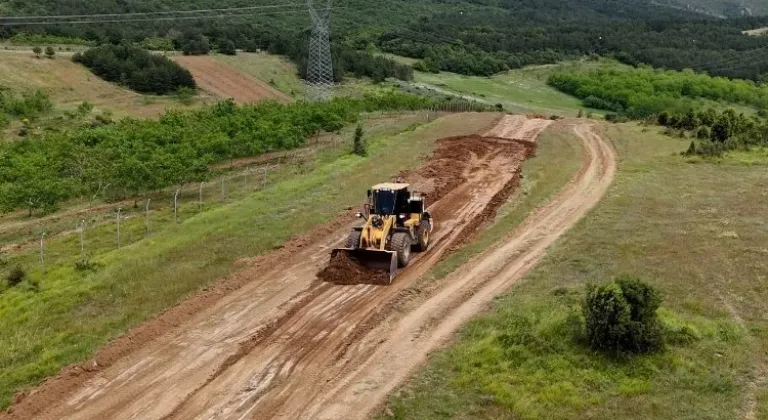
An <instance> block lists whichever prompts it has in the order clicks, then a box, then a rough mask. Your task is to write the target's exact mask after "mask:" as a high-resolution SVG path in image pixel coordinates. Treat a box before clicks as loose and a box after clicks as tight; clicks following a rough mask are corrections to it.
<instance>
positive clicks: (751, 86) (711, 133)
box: [549, 66, 768, 156]
mask: <svg viewBox="0 0 768 420" xmlns="http://www.w3.org/2000/svg"><path fill="white" fill-rule="evenodd" d="M549 84H550V85H552V86H554V87H555V88H557V89H559V90H561V91H563V92H565V93H568V94H571V95H573V96H576V97H578V98H581V99H582V101H583V103H584V105H586V106H589V107H592V108H599V109H604V110H607V111H612V112H615V113H616V114H609V115H608V116H607V118H608V119H610V120H617V119H619V117H617V116H621V117H625V118H626V117H628V118H635V119H650V118H653V119H655V121H656V122H657V123H658V124H659V125H661V126H664V127H667V129H668V134H673V135H678V136H683V137H693V138H694V139H695V140H694V141H692V143H691V146H690V148H689V149H688V151H687V154H696V155H705V156H719V155H721V154H722V153H723V152H725V151H727V150H733V149H737V148H750V147H753V146H763V147H765V146H768V119H766V117H768V111H766V109H768V87H766V86H763V85H762V84H759V83H755V82H752V81H748V80H729V79H725V78H721V77H711V76H707V75H702V74H697V73H694V72H692V71H682V72H677V71H663V70H653V69H649V68H626V67H616V66H613V67H609V68H598V69H593V70H576V69H569V70H565V71H559V72H556V73H554V74H553V75H552V76H550V78H549ZM704 100H708V101H709V102H708V103H709V104H710V105H711V104H712V101H716V102H720V103H728V104H743V105H747V106H752V107H755V108H758V110H759V111H758V112H757V114H756V115H751V116H748V115H745V114H743V113H737V112H736V111H734V110H733V109H725V110H716V109H715V108H713V107H712V106H707V107H704V106H701V104H703V103H707V101H704Z"/></svg>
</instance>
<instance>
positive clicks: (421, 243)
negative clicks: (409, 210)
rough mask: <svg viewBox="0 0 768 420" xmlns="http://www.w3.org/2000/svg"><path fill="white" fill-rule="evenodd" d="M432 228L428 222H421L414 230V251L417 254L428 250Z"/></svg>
mask: <svg viewBox="0 0 768 420" xmlns="http://www.w3.org/2000/svg"><path fill="white" fill-rule="evenodd" d="M431 230H432V226H431V225H430V224H429V221H427V220H422V221H421V223H420V224H419V227H418V228H416V243H415V244H414V249H415V250H416V251H418V252H424V251H426V250H427V248H429V237H430V231H431Z"/></svg>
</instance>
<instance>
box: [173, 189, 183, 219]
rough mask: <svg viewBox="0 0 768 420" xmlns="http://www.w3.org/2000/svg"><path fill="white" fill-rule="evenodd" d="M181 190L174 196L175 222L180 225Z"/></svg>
mask: <svg viewBox="0 0 768 420" xmlns="http://www.w3.org/2000/svg"><path fill="white" fill-rule="evenodd" d="M180 191H181V188H179V189H177V190H176V194H174V195H173V221H174V222H175V223H179V192H180Z"/></svg>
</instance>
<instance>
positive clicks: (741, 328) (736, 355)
mask: <svg viewBox="0 0 768 420" xmlns="http://www.w3.org/2000/svg"><path fill="white" fill-rule="evenodd" d="M605 130H606V134H607V135H608V136H609V137H610V138H611V139H612V140H613V142H614V144H615V145H616V147H617V149H618V150H619V152H620V155H621V159H622V160H621V163H620V167H619V172H618V174H617V178H616V180H615V182H614V184H613V186H612V187H611V189H610V190H609V192H608V194H607V196H606V198H605V199H604V200H603V201H602V202H601V203H600V204H598V206H597V207H596V208H595V209H594V210H593V211H592V212H591V213H590V214H589V215H588V216H587V217H586V218H585V219H584V220H582V221H581V222H580V223H579V224H578V225H577V226H576V227H575V228H574V229H573V230H571V231H570V232H568V233H567V234H566V236H565V237H564V238H562V239H561V240H560V241H558V242H557V243H556V245H555V246H554V247H553V249H551V250H550V252H549V253H548V255H547V256H546V258H545V259H544V261H542V262H541V263H540V264H539V265H538V266H537V267H536V268H535V269H534V270H533V271H532V272H531V273H530V274H529V275H528V276H526V278H525V279H524V280H523V281H522V282H521V283H520V284H519V285H518V286H517V287H515V288H514V289H513V290H512V291H511V292H510V293H509V294H508V295H506V296H504V297H503V298H500V299H499V300H497V302H496V303H495V304H494V307H493V309H492V310H491V311H490V312H488V313H487V314H485V315H482V316H480V317H478V318H476V319H475V320H473V321H472V322H470V323H469V324H468V325H466V326H465V327H464V328H463V330H462V332H461V334H460V335H459V337H458V338H457V340H456V342H455V343H454V344H453V345H452V346H451V347H450V348H448V349H446V350H442V351H439V352H437V353H436V354H434V355H433V356H432V358H431V360H430V363H429V365H428V366H427V367H426V368H425V369H424V370H423V371H422V372H420V373H419V374H418V375H417V376H416V377H414V378H412V380H411V381H410V382H409V383H408V384H407V386H405V387H404V388H402V389H401V390H400V391H399V392H398V393H397V394H396V395H394V396H393V397H392V398H391V400H390V402H389V405H388V412H390V413H391V414H393V415H394V417H395V418H401V419H406V418H407V419H440V418H446V419H447V418H459V419H468V418H494V419H538V418H547V419H574V418H591V419H616V418H633V419H658V418H665V419H733V418H766V416H767V415H768V391H766V388H765V386H766V381H765V379H766V377H765V372H766V369H765V366H766V364H765V363H766V354H765V350H764V349H765V348H768V347H767V345H768V333H766V331H768V323H766V315H765V314H766V313H767V312H768V303H766V301H765V299H764V296H765V293H766V292H767V291H768V290H766V286H765V275H766V274H765V273H766V268H767V267H766V265H767V264H766V262H765V261H766V260H765V255H766V253H768V224H766V223H765V222H764V221H763V217H762V216H761V215H762V214H765V213H766V212H767V211H768V201H766V200H765V190H766V180H765V176H764V173H765V171H764V168H762V167H759V166H755V165H746V164H743V163H742V162H741V161H739V160H737V159H731V158H726V159H724V160H723V161H721V162H719V163H704V162H699V163H690V162H686V161H685V160H684V159H681V158H680V156H679V155H676V154H675V153H676V152H679V151H681V150H684V149H685V147H686V146H687V144H686V143H685V142H684V141H681V140H675V139H671V138H668V137H665V136H662V135H659V134H657V131H658V128H656V127H653V128H650V129H649V130H645V129H643V128H641V127H639V126H637V125H616V126H608V127H607V128H606V129H605ZM531 164H533V163H531ZM544 178H546V176H544ZM492 229H493V228H492ZM481 240H482V239H481ZM621 274H631V275H635V276H639V277H640V278H642V279H645V280H647V281H648V282H650V283H652V284H654V285H656V286H657V287H658V288H659V289H660V290H661V291H662V292H663V294H664V297H665V300H664V304H663V306H662V309H661V317H662V320H663V322H664V324H665V325H666V329H667V336H668V339H669V344H668V348H667V350H666V352H664V353H660V354H653V355H647V356H640V357H635V358H632V359H626V360H625V359H612V358H607V357H604V356H601V355H599V354H595V353H592V352H591V351H589V350H588V349H586V348H584V347H583V346H582V345H581V344H578V342H577V341H575V340H574V331H573V327H572V325H573V324H572V322H571V320H572V319H573V316H574V314H576V313H578V311H579V303H580V301H581V299H582V298H583V293H584V285H585V284H587V283H600V282H604V281H607V280H609V279H611V278H613V277H615V276H617V275H621ZM387 417H388V416H387V415H384V414H382V415H381V418H387Z"/></svg>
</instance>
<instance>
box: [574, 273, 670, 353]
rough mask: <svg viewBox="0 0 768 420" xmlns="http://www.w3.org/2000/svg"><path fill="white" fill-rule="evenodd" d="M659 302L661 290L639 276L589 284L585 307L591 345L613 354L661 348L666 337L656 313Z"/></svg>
mask: <svg viewBox="0 0 768 420" xmlns="http://www.w3.org/2000/svg"><path fill="white" fill-rule="evenodd" d="M660 305H661V295H660V294H659V292H658V291H656V290H655V289H654V288H653V287H651V286H650V285H648V284H646V283H644V282H642V281H640V280H638V279H636V278H632V277H620V278H617V279H616V280H615V281H613V282H610V283H608V284H604V285H601V286H592V285H590V286H588V288H587V296H586V298H585V300H584V302H583V307H582V309H583V312H584V318H585V325H586V334H585V335H586V338H587V341H588V342H589V345H590V347H591V348H592V349H593V350H596V351H604V352H608V353H612V354H635V353H647V352H652V351H656V350H659V349H661V348H662V347H663V344H664V340H663V335H662V328H661V324H660V322H659V319H658V316H657V315H656V311H657V310H658V308H659V306H660Z"/></svg>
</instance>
